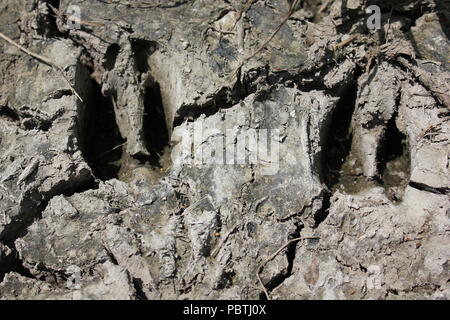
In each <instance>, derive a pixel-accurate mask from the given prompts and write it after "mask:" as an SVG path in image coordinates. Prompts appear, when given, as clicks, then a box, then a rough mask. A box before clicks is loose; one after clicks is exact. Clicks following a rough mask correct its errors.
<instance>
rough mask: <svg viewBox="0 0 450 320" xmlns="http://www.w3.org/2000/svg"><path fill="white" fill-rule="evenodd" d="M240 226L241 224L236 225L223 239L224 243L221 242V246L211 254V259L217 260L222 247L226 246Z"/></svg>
mask: <svg viewBox="0 0 450 320" xmlns="http://www.w3.org/2000/svg"><path fill="white" fill-rule="evenodd" d="M238 226H239V223H236V224H235V225H234V226H233V227H231V229H230V231H228V233H227V234H226V235H225V237H223V239H222V241H220V243H219V245H218V246H217V247H216V249H215V250H214V251H213V252H212V253H211V257H213V258H215V257H216V256H217V254H218V253H219V251H220V249H221V248H222V246H223V245H224V244H225V242H226V241H227V240H228V238H229V237H230V236H231V235H232V234H233V233H234V232H235V231H236V229H237V227H238Z"/></svg>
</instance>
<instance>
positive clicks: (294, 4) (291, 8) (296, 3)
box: [232, 0, 302, 77]
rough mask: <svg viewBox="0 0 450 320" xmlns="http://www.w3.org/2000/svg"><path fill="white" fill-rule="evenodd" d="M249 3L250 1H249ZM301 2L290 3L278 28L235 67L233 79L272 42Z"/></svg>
mask: <svg viewBox="0 0 450 320" xmlns="http://www.w3.org/2000/svg"><path fill="white" fill-rule="evenodd" d="M250 2H251V1H250ZM301 2H302V0H293V1H292V2H291V3H290V6H289V12H288V14H287V15H286V17H285V18H284V19H283V20H282V21H281V23H280V24H279V25H278V27H276V29H275V30H274V31H273V32H272V34H271V35H270V36H269V37H268V38H267V39H266V41H264V43H263V44H262V45H261V46H260V47H259V48H258V49H257V50H256V51H255V52H253V53H252V54H251V55H250V56H248V57H247V58H245V59H244V61H242V62H241V64H240V65H239V67H237V68H236V69H235V70H234V72H233V73H232V76H233V77H234V76H235V75H236V74H237V72H238V70H239V69H241V68H242V67H243V66H244V64H245V63H246V62H248V61H249V60H251V59H253V58H254V57H255V56H256V55H257V54H259V53H260V52H261V51H262V50H264V48H265V47H266V46H267V45H268V44H269V42H270V41H272V39H273V38H275V36H276V35H277V34H278V32H279V31H280V30H281V28H283V26H284V25H285V24H286V22H287V21H288V20H289V18H290V17H291V16H292V14H293V13H294V12H295V11H297V10H298V8H299V6H300V3H301Z"/></svg>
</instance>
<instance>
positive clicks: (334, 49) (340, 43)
mask: <svg viewBox="0 0 450 320" xmlns="http://www.w3.org/2000/svg"><path fill="white" fill-rule="evenodd" d="M357 37H358V36H357V35H356V34H354V35H351V36H350V37H348V38H347V39H345V40H342V41H341V42H339V43H337V44H335V45H333V46H332V47H331V49H332V50H333V51H336V50H337V49H340V48H342V47H345V46H346V45H348V44H349V43H350V42H352V41H353V40H355V39H356V38H357Z"/></svg>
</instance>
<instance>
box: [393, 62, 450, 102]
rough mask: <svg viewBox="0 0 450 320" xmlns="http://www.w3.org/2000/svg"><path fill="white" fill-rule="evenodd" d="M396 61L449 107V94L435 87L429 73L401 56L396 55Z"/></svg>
mask: <svg viewBox="0 0 450 320" xmlns="http://www.w3.org/2000/svg"><path fill="white" fill-rule="evenodd" d="M397 61H398V62H399V63H400V64H401V65H403V66H404V67H405V68H407V69H409V70H410V71H411V72H412V73H413V74H414V75H415V77H416V78H417V79H418V80H419V82H420V83H421V84H422V85H423V86H424V87H425V88H426V89H427V90H429V91H431V92H432V93H434V94H435V96H436V97H437V98H438V99H439V100H440V102H441V103H442V104H443V105H444V106H446V107H447V109H450V95H449V94H448V93H446V92H442V91H440V90H438V89H437V88H436V85H435V84H434V81H433V79H432V77H431V75H430V74H429V73H426V72H424V71H422V70H420V69H419V68H418V67H416V66H414V65H413V64H411V63H409V62H408V60H407V59H405V58H403V57H397Z"/></svg>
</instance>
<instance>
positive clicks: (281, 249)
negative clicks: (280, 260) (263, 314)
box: [256, 237, 320, 300]
mask: <svg viewBox="0 0 450 320" xmlns="http://www.w3.org/2000/svg"><path fill="white" fill-rule="evenodd" d="M308 239H315V240H317V239H320V238H319V237H301V238H295V239H291V240H289V241H288V242H286V243H285V244H284V245H283V246H281V248H280V249H278V250H277V251H275V253H273V254H272V255H271V256H270V257H269V258H267V259H266V260H264V261H263V263H261V265H260V266H259V268H258V270H257V272H256V276H257V277H258V281H259V284H260V285H261V288H262V290H263V291H264V294H265V295H266V298H267V300H270V295H269V292H268V291H267V288H266V286H265V285H264V283H263V282H262V280H261V277H260V276H259V274H260V273H261V272H262V271H263V269H264V266H265V265H266V264H268V263H269V262H270V261H272V260H273V259H275V257H276V256H277V255H279V254H280V252H281V251H283V250H284V249H285V248H286V247H287V246H289V245H290V244H291V243H293V242H298V241H303V240H308Z"/></svg>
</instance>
